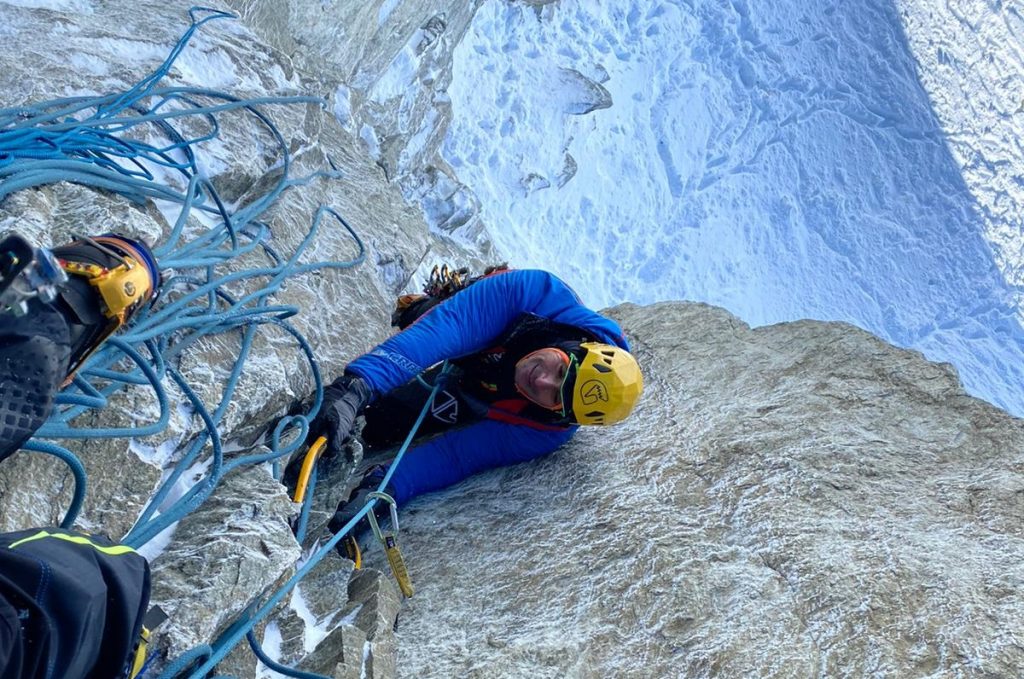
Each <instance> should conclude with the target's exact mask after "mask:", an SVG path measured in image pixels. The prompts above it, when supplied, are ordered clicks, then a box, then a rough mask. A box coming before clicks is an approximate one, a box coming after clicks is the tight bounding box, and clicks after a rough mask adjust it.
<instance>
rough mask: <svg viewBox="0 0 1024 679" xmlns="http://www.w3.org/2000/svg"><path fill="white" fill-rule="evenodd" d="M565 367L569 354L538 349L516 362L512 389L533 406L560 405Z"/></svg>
mask: <svg viewBox="0 0 1024 679" xmlns="http://www.w3.org/2000/svg"><path fill="white" fill-rule="evenodd" d="M568 369H569V355H568V354H566V353H565V352H564V351H562V350H561V349H555V348H554V347H547V348H545V349H538V350H537V351H534V352H532V353H529V354H527V355H526V356H524V357H523V358H521V359H519V362H518V363H516V389H518V390H519V393H520V394H522V395H523V396H525V397H526V398H528V399H530V400H531V401H533V402H534V403H536V404H537V405H539V406H541V407H543V408H548V409H549V410H558V409H559V408H561V407H562V383H563V382H564V381H565V373H566V371H567V370H568Z"/></svg>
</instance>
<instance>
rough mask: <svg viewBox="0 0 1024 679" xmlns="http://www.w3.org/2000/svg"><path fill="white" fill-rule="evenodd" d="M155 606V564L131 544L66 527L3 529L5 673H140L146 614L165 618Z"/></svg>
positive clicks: (13, 677)
mask: <svg viewBox="0 0 1024 679" xmlns="http://www.w3.org/2000/svg"><path fill="white" fill-rule="evenodd" d="M148 605H149V565H148V564H147V563H146V560H145V559H144V558H143V557H142V556H140V555H139V554H137V553H136V552H135V551H134V550H132V549H131V548H129V547H124V546H121V545H115V544H113V543H111V542H109V541H107V540H106V539H104V538H101V537H99V536H95V535H85V534H81V533H75V532H72V531H66V530H61V529H60V528H46V529H42V530H40V529H33V530H26V531H20V532H17V533H5V534H0V676H3V677H4V678H5V679H44V678H47V677H55V678H56V677H60V678H61V679H86V678H87V677H97V678H98V677H110V678H111V679H121V678H130V677H134V676H136V675H137V674H138V672H139V670H140V669H141V667H142V663H143V661H144V659H145V654H146V641H147V639H148V636H149V630H148V629H146V628H145V627H144V622H145V620H144V619H145V618H147V617H149V618H150V619H151V620H152V619H156V620H157V621H159V619H160V618H161V617H163V616H162V612H161V611H160V609H159V608H154V609H153V610H152V611H150V614H149V616H147V611H146V608H147V606H148ZM154 614H156V615H154ZM153 624H154V623H152V622H150V625H153Z"/></svg>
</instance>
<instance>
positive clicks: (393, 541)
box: [366, 491, 414, 597]
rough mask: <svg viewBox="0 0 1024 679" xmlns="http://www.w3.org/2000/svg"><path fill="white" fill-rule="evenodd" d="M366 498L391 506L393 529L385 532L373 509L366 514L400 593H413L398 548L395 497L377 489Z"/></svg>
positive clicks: (406, 569) (409, 594)
mask: <svg viewBox="0 0 1024 679" xmlns="http://www.w3.org/2000/svg"><path fill="white" fill-rule="evenodd" d="M367 498H369V499H371V500H382V501H384V502H387V503H388V504H389V505H390V506H391V525H392V527H393V530H390V531H388V532H387V533H385V532H383V531H381V529H380V524H378V523H377V517H376V516H375V514H374V512H373V510H370V511H369V512H368V513H367V514H366V516H367V518H368V519H369V520H370V527H371V528H372V529H373V534H374V535H376V536H377V539H378V540H380V542H381V544H382V545H383V546H384V554H385V555H386V556H387V557H388V564H390V565H391V572H392V573H393V574H394V576H395V580H397V581H398V588H399V589H400V590H402V594H404V595H405V596H407V597H411V596H412V595H413V591H414V590H413V587H412V580H411V579H410V578H409V569H408V568H406V566H405V559H404V558H402V552H401V550H400V549H399V548H398V503H397V502H395V498H393V497H391V496H390V495H388V494H387V493H381V492H379V491H377V492H373V493H370V494H369V495H368V496H367Z"/></svg>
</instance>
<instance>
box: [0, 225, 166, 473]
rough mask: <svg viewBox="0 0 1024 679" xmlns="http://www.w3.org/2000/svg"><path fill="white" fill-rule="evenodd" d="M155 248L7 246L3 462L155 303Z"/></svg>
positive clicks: (113, 240) (0, 314) (1, 344)
mask: <svg viewBox="0 0 1024 679" xmlns="http://www.w3.org/2000/svg"><path fill="white" fill-rule="evenodd" d="M159 286H160V273H159V270H158V269H157V264H156V260H155V259H154V258H153V254H152V252H150V250H149V248H148V247H147V246H146V245H145V244H143V243H140V242H138V241H135V240H132V239H129V238H126V237H124V236H118V235H114V234H104V235H102V236H96V237H95V238H89V237H84V236H83V237H79V238H77V239H76V240H75V241H73V242H71V243H69V244H67V245H62V246H60V247H55V248H52V249H46V248H33V247H32V246H31V245H29V244H28V242H27V241H25V239H23V238H21V237H20V236H17V235H9V236H7V237H6V238H4V239H3V240H0V460H3V459H5V458H6V457H8V456H9V455H10V454H11V453H13V452H14V451H15V450H17V449H18V448H19V447H20V446H21V445H22V444H23V443H24V442H25V441H26V440H27V439H28V438H29V437H30V436H32V434H33V433H34V432H35V431H36V429H38V428H39V427H40V426H41V425H42V424H43V422H44V421H45V420H46V418H47V417H48V416H49V414H50V411H51V410H52V409H53V403H54V397H55V396H56V393H57V392H58V391H59V390H60V389H61V388H62V387H64V386H66V385H67V384H69V383H70V382H71V380H72V379H73V378H74V374H75V372H77V371H78V369H79V368H80V367H81V366H82V364H83V363H84V362H85V360H86V359H87V358H89V356H90V355H91V354H92V353H93V352H94V351H96V349H98V348H99V346H100V345H101V344H102V343H103V341H104V340H106V339H107V338H108V337H109V336H110V335H111V334H113V333H114V332H115V331H117V330H118V329H119V328H121V327H122V326H123V325H124V324H126V323H127V322H128V321H129V320H130V319H131V317H132V316H133V315H134V314H135V313H136V312H137V311H139V309H141V308H142V307H143V306H145V305H146V304H147V303H148V302H150V301H151V300H152V299H153V296H154V294H155V293H156V291H157V290H158V288H159Z"/></svg>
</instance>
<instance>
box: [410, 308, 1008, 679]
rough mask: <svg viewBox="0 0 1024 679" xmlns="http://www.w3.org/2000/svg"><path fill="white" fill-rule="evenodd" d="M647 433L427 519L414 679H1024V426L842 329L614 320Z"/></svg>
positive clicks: (602, 441) (667, 312) (452, 502)
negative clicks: (641, 370)
mask: <svg viewBox="0 0 1024 679" xmlns="http://www.w3.org/2000/svg"><path fill="white" fill-rule="evenodd" d="M614 315H615V316H616V317H618V318H619V319H621V320H622V322H623V324H624V326H625V328H626V329H627V333H629V335H630V336H631V338H632V339H633V340H634V346H635V347H636V348H637V349H638V351H637V354H638V357H639V359H640V361H641V363H642V364H643V366H644V367H645V369H646V374H647V376H648V379H647V391H646V393H645V395H644V399H643V401H642V403H641V405H640V407H639V409H638V411H637V413H636V415H635V416H634V418H632V419H631V420H630V421H628V422H627V423H626V424H624V425H622V426H620V427H615V428H612V429H609V430H607V431H601V432H584V433H581V434H580V435H579V436H578V437H577V439H576V441H575V442H574V443H573V444H571V445H570V446H568V447H567V448H565V449H564V450H562V451H560V452H559V453H556V454H555V455H553V456H551V457H549V458H547V459H543V460H540V461H538V462H536V463H531V464H527V465H523V466H520V467H518V468H513V469H508V470H504V471H497V472H494V473H491V474H489V475H486V476H484V477H481V478H479V479H475V480H471V481H469V482H467V483H464V484H462V485H461V486H459V487H457V488H455V489H453V490H451V491H449V492H446V493H442V494H438V495H436V496H434V497H430V498H424V499H422V500H419V501H417V502H416V503H414V504H413V505H412V506H411V507H410V509H409V511H407V512H406V513H405V516H404V517H403V519H404V520H403V532H404V539H405V552H406V559H407V561H408V562H409V567H410V571H411V573H412V577H413V580H414V582H415V584H416V586H417V593H416V596H415V597H413V598H412V599H411V600H409V601H408V603H407V604H406V608H405V609H404V611H403V615H402V621H401V625H400V627H399V658H400V661H399V676H406V677H447V676H460V677H523V676H532V677H565V676H573V677H605V676H617V677H626V676H632V677H675V676H686V677H716V676H717V677H808V676H893V677H906V676H934V677H954V676H991V677H1013V676H1017V675H1018V674H1019V670H1020V668H1021V667H1024V651H1022V650H1021V649H1022V648H1024V647H1022V645H1021V643H1020V642H1021V639H1020V636H1019V630H1020V629H1021V628H1022V624H1024V604H1022V603H1021V601H1020V598H1019V596H1017V593H1018V592H1019V590H1020V587H1021V584H1022V582H1024V565H1022V563H1024V503H1022V502H1021V497H1022V496H1024V495H1022V491H1024V458H1022V456H1021V455H1022V453H1021V451H1022V450H1024V423H1022V422H1021V421H1020V420H1018V419H1014V418H1012V417H1010V416H1008V415H1006V414H1005V413H1004V412H1002V411H1000V410H998V409H996V408H994V407H992V406H990V405H988V404H986V403H984V402H981V401H979V400H976V399H974V398H971V397H968V396H966V395H965V394H964V392H963V390H962V389H961V387H960V385H959V384H958V382H957V379H956V375H955V373H954V372H953V370H952V368H951V367H950V366H948V365H942V364H934V363H929V362H927V361H925V360H924V359H923V358H922V357H921V356H920V355H919V354H916V353H913V352H908V351H904V350H900V349H896V348H894V347H892V346H889V345H887V344H885V343H883V342H881V341H880V340H878V339H877V338H875V337H873V336H871V335H868V334H867V333H865V332H862V331H860V330H857V329H855V328H853V327H851V326H848V325H843V324H827V323H819V322H810V321H805V322H798V323H788V324H783V325H776V326H770V327H764V328H759V329H757V330H751V329H750V328H748V327H747V326H746V325H744V324H743V323H742V322H740V321H739V320H737V319H736V318H735V317H733V316H731V315H730V314H728V313H727V312H725V311H723V310H720V309H716V308H712V307H707V306H703V305H694V304H681V303H679V304H676V303H672V304H660V305H655V306H652V307H645V308H640V307H635V306H622V307H618V308H616V309H615V310H614Z"/></svg>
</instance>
